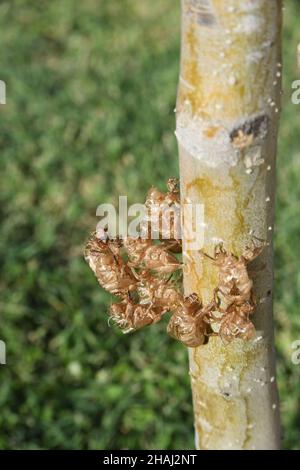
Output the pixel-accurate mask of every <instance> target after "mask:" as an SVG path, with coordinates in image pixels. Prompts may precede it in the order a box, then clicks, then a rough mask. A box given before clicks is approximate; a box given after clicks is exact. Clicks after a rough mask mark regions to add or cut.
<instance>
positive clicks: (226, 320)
mask: <svg viewBox="0 0 300 470" xmlns="http://www.w3.org/2000/svg"><path fill="white" fill-rule="evenodd" d="M167 187H168V191H167V192H165V193H163V192H160V191H159V190H158V189H156V188H151V189H150V191H149V192H148V195H147V200H146V204H145V205H146V207H147V208H148V209H151V211H150V213H151V214H152V216H153V213H154V214H155V216H156V217H157V218H158V220H159V221H160V224H159V227H164V223H163V222H164V217H165V213H166V212H165V211H166V208H168V207H171V206H172V207H174V206H175V207H176V206H177V207H178V208H179V212H178V214H177V215H173V218H171V219H170V218H169V219H168V223H169V227H170V231H169V233H168V238H166V237H165V233H164V231H163V228H160V233H159V237H158V239H157V240H153V239H152V238H151V220H150V219H145V220H144V221H143V222H142V224H144V228H145V227H146V228H147V229H148V230H147V231H146V233H147V234H148V236H147V237H146V238H145V237H144V236H143V237H141V236H139V237H130V236H128V237H127V238H124V239H120V238H115V239H110V238H109V237H108V235H107V233H106V232H103V233H101V234H99V233H97V232H95V233H93V234H92V235H91V237H90V239H89V240H88V242H87V245H86V248H85V254H84V255H85V259H86V261H87V262H88V263H89V266H90V268H91V269H92V271H93V272H94V274H95V276H96V278H97V280H98V282H99V284H100V285H101V286H102V287H103V288H104V289H105V290H106V291H108V292H110V293H111V294H113V295H115V296H117V297H118V298H119V302H118V303H113V304H112V305H111V307H110V319H111V320H112V321H113V322H114V323H115V324H116V325H117V326H119V327H120V328H121V329H122V331H123V332H124V333H129V332H132V331H135V330H138V329H140V328H143V327H144V326H147V325H151V324H154V323H157V322H158V321H160V320H161V318H162V317H163V316H164V315H165V314H166V313H167V312H171V318H170V320H169V323H168V326H167V332H168V333H169V334H170V335H171V336H172V337H173V338H175V339H177V340H179V341H181V342H182V343H183V344H185V345H186V346H188V347H197V346H200V345H202V344H204V343H205V342H206V341H207V340H208V338H209V337H210V336H212V335H219V336H220V337H221V338H222V340H223V341H224V342H230V341H232V340H233V339H235V338H241V339H244V340H249V339H251V338H252V337H253V335H254V333H255V329H254V325H253V323H252V322H251V321H250V316H251V314H252V313H253V312H254V310H255V304H256V302H255V299H254V295H253V282H252V280H251V279H250V277H249V274H248V269H247V265H248V263H249V262H251V261H252V260H254V259H255V258H256V257H257V256H258V255H259V254H260V253H261V251H262V249H263V246H261V247H255V245H254V244H253V247H252V248H247V249H246V250H245V251H244V253H243V254H242V255H241V256H240V257H237V256H235V255H234V254H232V253H229V252H227V251H226V250H225V249H224V247H223V245H218V246H216V247H215V250H214V255H213V256H209V255H207V254H205V253H202V254H203V256H207V257H208V258H210V259H211V262H212V263H214V264H215V266H216V267H217V269H218V270H219V278H218V280H219V282H218V286H216V288H215V290H214V293H213V298H212V300H211V302H209V303H208V304H206V305H204V304H203V303H202V301H201V299H200V298H199V297H198V295H197V294H196V293H193V294H191V295H189V296H184V294H183V289H182V268H183V264H182V261H181V259H179V257H180V252H181V251H182V249H181V240H180V239H179V238H178V236H177V230H175V228H176V227H177V226H178V220H179V222H180V195H179V185H178V181H177V180H175V179H173V178H172V179H169V180H168V182H167ZM168 217H170V214H169V213H168ZM178 217H179V219H178Z"/></svg>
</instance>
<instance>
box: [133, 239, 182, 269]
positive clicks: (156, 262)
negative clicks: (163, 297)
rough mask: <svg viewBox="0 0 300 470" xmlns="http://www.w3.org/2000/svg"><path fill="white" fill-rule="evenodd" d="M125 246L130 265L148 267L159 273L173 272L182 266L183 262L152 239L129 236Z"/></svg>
mask: <svg viewBox="0 0 300 470" xmlns="http://www.w3.org/2000/svg"><path fill="white" fill-rule="evenodd" d="M124 247H125V248H126V250H127V254H128V257H129V263H128V265H129V266H132V267H134V268H147V269H149V270H154V271H156V272H157V273H158V274H171V273H173V272H174V271H177V270H178V269H179V268H181V263H180V262H179V261H178V260H177V258H175V256H174V255H172V254H171V253H169V252H168V251H167V249H166V247H165V246H163V245H162V244H158V245H154V244H152V240H149V239H147V240H146V239H143V238H140V237H139V238H134V237H127V238H125V240H124Z"/></svg>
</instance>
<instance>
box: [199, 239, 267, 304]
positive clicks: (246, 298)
mask: <svg viewBox="0 0 300 470" xmlns="http://www.w3.org/2000/svg"><path fill="white" fill-rule="evenodd" d="M264 247H265V246H261V247H255V246H254V247H253V248H249V247H247V248H246V249H245V251H244V252H243V253H242V255H241V256H240V257H237V256H235V255H234V254H233V253H228V252H227V251H226V250H225V249H224V247H223V244H222V243H221V244H219V245H217V246H216V247H215V250H214V257H213V258H212V260H213V262H214V264H215V265H216V266H217V267H218V269H219V284H218V288H217V289H218V291H219V292H220V293H221V294H222V296H223V298H224V301H225V303H226V305H227V306H229V305H231V304H232V303H235V304H236V305H243V303H244V302H253V303H254V296H253V281H252V279H251V278H250V277H249V273H248V268H247V265H248V263H250V262H251V261H253V260H254V259H255V258H257V257H258V256H259V255H260V254H261V252H262V250H263V249H264ZM204 255H205V256H208V255H206V254H205V253H204Z"/></svg>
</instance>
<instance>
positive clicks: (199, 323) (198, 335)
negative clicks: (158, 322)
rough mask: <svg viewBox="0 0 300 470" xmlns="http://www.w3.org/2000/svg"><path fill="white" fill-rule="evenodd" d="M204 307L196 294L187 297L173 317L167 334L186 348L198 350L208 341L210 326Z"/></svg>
mask: <svg viewBox="0 0 300 470" xmlns="http://www.w3.org/2000/svg"><path fill="white" fill-rule="evenodd" d="M205 314H206V310H205V313H204V312H203V306H202V303H201V301H200V300H199V298H198V297H197V295H196V294H192V295H190V296H188V297H185V299H184V300H183V302H182V304H181V306H180V307H177V309H176V311H175V313H174V314H173V315H172V317H171V319H170V321H169V324H168V327H167V332H168V334H169V335H170V336H172V337H173V338H175V339H177V340H178V341H180V342H181V343H183V344H184V345H185V346H187V347H190V348H196V347H198V346H201V345H202V344H203V343H204V342H205V339H206V335H207V331H208V324H207V322H205Z"/></svg>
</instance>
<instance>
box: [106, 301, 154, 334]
mask: <svg viewBox="0 0 300 470" xmlns="http://www.w3.org/2000/svg"><path fill="white" fill-rule="evenodd" d="M162 314H163V311H162V309H160V308H157V307H152V306H151V305H140V304H135V303H134V302H133V301H132V300H131V299H127V300H124V301H122V302H121V303H118V304H117V303H116V304H112V305H111V307H110V318H111V319H112V320H113V321H114V323H115V324H116V325H117V326H118V327H119V328H121V330H122V331H123V333H130V332H132V331H135V330H139V329H140V328H143V327H144V326H147V325H151V324H153V323H157V322H158V321H160V320H161V317H162Z"/></svg>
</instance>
